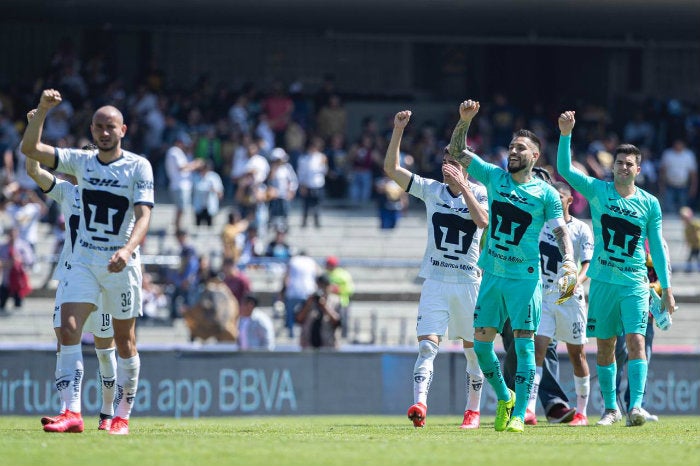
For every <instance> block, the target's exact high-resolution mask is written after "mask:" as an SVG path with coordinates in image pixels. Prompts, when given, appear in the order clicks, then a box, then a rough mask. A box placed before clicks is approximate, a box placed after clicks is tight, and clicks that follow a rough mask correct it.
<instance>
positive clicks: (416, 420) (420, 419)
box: [408, 403, 428, 427]
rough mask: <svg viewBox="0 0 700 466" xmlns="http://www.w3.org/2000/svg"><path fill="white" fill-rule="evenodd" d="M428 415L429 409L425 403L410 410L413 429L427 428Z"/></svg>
mask: <svg viewBox="0 0 700 466" xmlns="http://www.w3.org/2000/svg"><path fill="white" fill-rule="evenodd" d="M427 413H428V407H427V406H425V405H424V404H423V403H416V404H414V405H413V406H411V407H410V408H408V418H409V419H410V420H411V421H413V427H423V426H425V417H426V415H427Z"/></svg>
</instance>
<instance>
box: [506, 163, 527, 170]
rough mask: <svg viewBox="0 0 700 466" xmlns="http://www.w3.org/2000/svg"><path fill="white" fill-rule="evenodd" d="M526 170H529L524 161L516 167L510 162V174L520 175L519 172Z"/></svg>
mask: <svg viewBox="0 0 700 466" xmlns="http://www.w3.org/2000/svg"><path fill="white" fill-rule="evenodd" d="M525 168H527V164H526V163H524V162H523V161H522V160H521V161H520V164H519V165H514V164H511V162H508V173H518V172H519V171H523V170H525Z"/></svg>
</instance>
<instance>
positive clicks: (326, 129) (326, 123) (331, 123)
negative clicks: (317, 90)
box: [316, 94, 348, 141]
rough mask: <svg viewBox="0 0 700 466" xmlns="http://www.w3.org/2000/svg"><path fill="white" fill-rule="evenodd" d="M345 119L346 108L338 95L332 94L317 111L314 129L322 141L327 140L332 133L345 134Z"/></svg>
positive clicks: (346, 117)
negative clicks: (325, 103) (326, 102)
mask: <svg viewBox="0 0 700 466" xmlns="http://www.w3.org/2000/svg"><path fill="white" fill-rule="evenodd" d="M347 120H348V115H347V110H346V109H345V107H343V105H342V101H341V100H340V96H339V95H337V94H333V95H331V96H330V97H329V99H328V104H327V105H325V106H324V107H323V108H321V111H320V112H319V113H318V117H317V118H316V131H317V133H318V135H319V136H320V137H322V138H323V139H324V141H329V140H330V138H331V137H332V136H333V135H334V134H345V132H346V131H347Z"/></svg>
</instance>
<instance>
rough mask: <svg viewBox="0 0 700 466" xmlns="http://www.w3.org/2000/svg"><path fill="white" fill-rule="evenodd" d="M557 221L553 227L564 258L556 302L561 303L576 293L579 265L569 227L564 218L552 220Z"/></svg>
mask: <svg viewBox="0 0 700 466" xmlns="http://www.w3.org/2000/svg"><path fill="white" fill-rule="evenodd" d="M550 222H555V224H556V226H555V227H554V228H552V233H554V238H555V239H556V242H557V246H558V247H559V252H560V253H561V257H562V258H563V260H562V264H561V267H560V268H559V277H558V278H557V285H558V286H559V299H558V300H557V301H556V304H561V303H563V302H565V301H567V300H568V299H569V298H571V297H572V296H573V295H574V290H575V289H576V285H577V284H578V279H579V278H578V267H576V263H575V262H574V246H573V244H572V242H571V237H570V236H569V229H568V228H567V227H566V223H565V222H564V219H563V218H556V219H553V220H550Z"/></svg>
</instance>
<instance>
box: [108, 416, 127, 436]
mask: <svg viewBox="0 0 700 466" xmlns="http://www.w3.org/2000/svg"><path fill="white" fill-rule="evenodd" d="M109 433H110V435H129V420H128V419H124V418H123V417H119V416H117V417H115V418H113V419H112V425H111V426H110V428H109Z"/></svg>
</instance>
